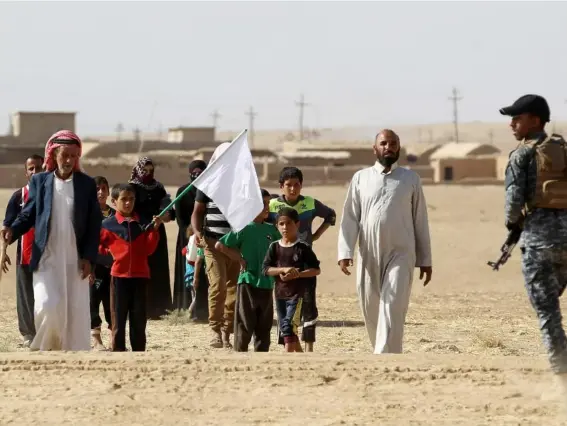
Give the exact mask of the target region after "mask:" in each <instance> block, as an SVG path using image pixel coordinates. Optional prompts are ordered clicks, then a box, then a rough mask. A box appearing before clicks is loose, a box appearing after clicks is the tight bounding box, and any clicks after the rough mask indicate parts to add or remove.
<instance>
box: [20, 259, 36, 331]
mask: <svg viewBox="0 0 567 426" xmlns="http://www.w3.org/2000/svg"><path fill="white" fill-rule="evenodd" d="M33 306H34V297H33V273H32V270H31V269H30V266H29V265H17V266H16V310H17V312H18V328H19V329H20V334H21V335H22V337H24V338H25V339H33V338H34V337H35V320H34V310H33Z"/></svg>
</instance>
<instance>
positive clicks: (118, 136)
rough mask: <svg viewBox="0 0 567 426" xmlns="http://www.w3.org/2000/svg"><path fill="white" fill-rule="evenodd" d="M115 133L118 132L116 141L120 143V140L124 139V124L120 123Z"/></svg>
mask: <svg viewBox="0 0 567 426" xmlns="http://www.w3.org/2000/svg"><path fill="white" fill-rule="evenodd" d="M114 131H115V132H116V141H117V142H118V141H119V140H121V139H122V132H123V131H124V125H123V124H122V123H118V124H117V125H116V128H115V129H114Z"/></svg>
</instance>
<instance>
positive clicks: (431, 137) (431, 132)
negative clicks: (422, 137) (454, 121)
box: [427, 129, 433, 143]
mask: <svg viewBox="0 0 567 426" xmlns="http://www.w3.org/2000/svg"><path fill="white" fill-rule="evenodd" d="M427 133H428V134H429V143H433V130H431V129H429V130H427Z"/></svg>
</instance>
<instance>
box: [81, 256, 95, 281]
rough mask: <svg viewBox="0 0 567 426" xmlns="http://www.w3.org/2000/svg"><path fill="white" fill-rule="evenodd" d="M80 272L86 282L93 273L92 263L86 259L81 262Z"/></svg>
mask: <svg viewBox="0 0 567 426" xmlns="http://www.w3.org/2000/svg"><path fill="white" fill-rule="evenodd" d="M79 270H80V271H81V279H82V280H84V279H85V278H87V277H88V276H89V275H90V274H91V272H92V267H91V262H89V261H88V260H85V259H81V261H80V262H79Z"/></svg>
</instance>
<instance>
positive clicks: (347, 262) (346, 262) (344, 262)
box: [339, 259, 352, 275]
mask: <svg viewBox="0 0 567 426" xmlns="http://www.w3.org/2000/svg"><path fill="white" fill-rule="evenodd" d="M350 266H352V259H341V260H339V267H340V268H341V271H343V274H345V275H350V271H349V270H348V268H349V267H350Z"/></svg>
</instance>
